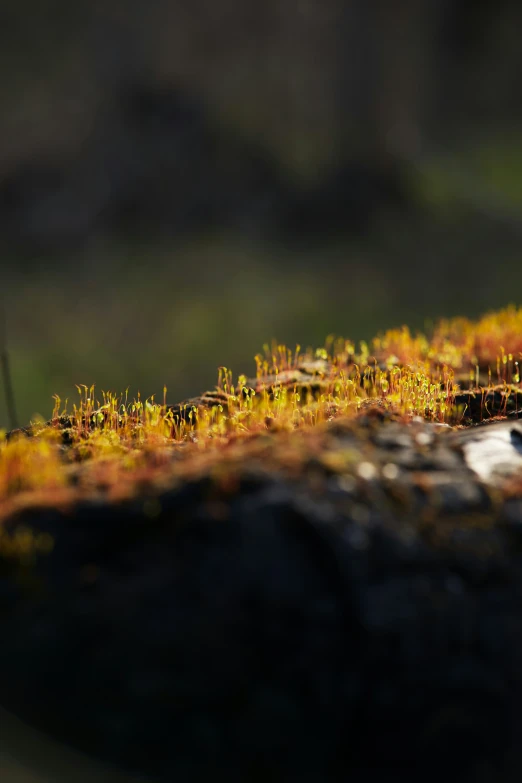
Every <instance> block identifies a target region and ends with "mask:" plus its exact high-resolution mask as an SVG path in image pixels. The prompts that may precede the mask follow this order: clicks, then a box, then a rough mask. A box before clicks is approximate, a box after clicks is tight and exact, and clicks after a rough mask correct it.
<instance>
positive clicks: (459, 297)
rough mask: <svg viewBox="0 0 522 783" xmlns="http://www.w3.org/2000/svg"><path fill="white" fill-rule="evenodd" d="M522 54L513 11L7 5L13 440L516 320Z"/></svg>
mask: <svg viewBox="0 0 522 783" xmlns="http://www.w3.org/2000/svg"><path fill="white" fill-rule="evenodd" d="M521 34H522V4H521V3H519V2H517V0H513V1H512V2H509V0H496V2H495V3H493V2H492V0H423V1H422V2H418V0H393V1H392V2H390V1H389V0H344V1H343V0H264V1H263V2H262V3H261V2H258V3H253V2H245V0H219V2H216V0H191V2H190V3H187V2H185V1H184V0H147V2H146V3H145V2H143V1H142V0H125V2H121V0H103V2H102V1H101V0H76V1H75V2H74V3H71V2H66V0H47V2H45V3H42V2H41V1H40V0H17V2H14V0H3V2H2V5H1V9H0V61H1V67H2V73H3V79H2V80H1V82H0V266H1V274H0V286H1V298H2V303H3V306H4V307H5V309H6V313H7V329H8V345H9V350H10V355H11V363H12V371H13V383H14V390H15V397H16V402H17V407H18V418H19V420H20V422H21V423H25V422H27V421H28V419H29V418H30V417H32V416H33V415H34V414H35V413H39V414H42V415H43V416H45V417H48V416H49V415H50V413H51V411H52V407H53V401H52V395H53V394H55V393H56V394H58V395H59V396H60V397H61V398H62V400H64V399H65V398H69V400H72V401H75V400H76V397H77V392H76V388H75V384H80V383H85V384H89V385H90V384H92V383H95V384H96V386H97V389H98V390H100V391H101V389H104V390H109V389H110V390H113V391H121V390H124V389H125V388H126V387H127V386H129V387H130V392H131V394H133V393H136V392H137V391H138V390H139V391H140V392H141V394H142V395H144V396H148V395H151V394H154V393H156V394H157V395H158V397H160V398H161V397H162V395H163V393H162V389H163V385H164V384H166V385H167V387H168V401H170V402H174V401H176V400H178V399H181V398H183V397H185V396H188V395H194V394H197V393H199V392H200V391H202V390H203V389H205V388H208V387H213V386H214V385H215V383H216V379H217V370H216V368H217V366H218V365H226V366H227V367H231V368H232V369H233V371H234V373H235V374H237V373H239V372H245V373H246V374H247V375H248V374H254V371H255V364H254V361H253V358H252V357H253V355H254V354H255V353H257V352H258V351H259V350H261V349H262V345H263V343H264V342H267V341H270V340H271V339H272V338H277V340H278V341H280V342H286V343H287V344H288V345H289V346H290V347H294V346H295V344H296V343H299V344H300V345H302V346H303V347H304V346H307V345H321V344H322V343H323V341H324V339H325V337H326V336H327V335H328V334H331V333H334V334H337V335H343V336H346V337H350V338H352V339H355V340H358V339H361V338H368V337H371V336H373V334H374V333H375V332H376V331H378V330H380V329H383V328H386V327H389V326H396V325H400V324H402V323H405V322H408V323H409V324H410V325H411V326H412V327H414V328H423V327H424V326H425V325H426V323H429V322H430V321H431V320H433V319H436V318H438V317H439V316H445V315H457V314H464V315H469V316H476V315H478V314H479V313H481V312H482V311H483V310H485V309H491V308H496V307H499V306H503V305H505V304H508V303H510V302H514V303H515V304H519V303H520V301H521V299H522V297H521V291H522V262H521V258H522V252H521V251H522V90H521V84H522V47H521V46H520V39H521ZM0 400H1V401H0V426H2V425H3V426H9V422H8V420H7V419H8V417H7V412H6V406H5V402H4V398H3V394H2V395H0Z"/></svg>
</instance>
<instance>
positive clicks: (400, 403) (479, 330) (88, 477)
mask: <svg viewBox="0 0 522 783" xmlns="http://www.w3.org/2000/svg"><path fill="white" fill-rule="evenodd" d="M255 362H256V375H255V377H253V378H250V379H249V378H248V377H247V376H246V375H239V376H238V377H237V379H234V376H233V374H232V372H231V371H230V370H229V369H228V368H226V367H220V368H219V370H218V382H217V386H216V389H215V390H214V391H213V392H207V393H206V394H204V395H202V396H201V397H198V398H194V399H193V400H189V401H187V402H185V403H181V404H178V405H168V404H167V400H166V397H167V390H166V388H164V389H163V399H162V402H161V403H157V402H156V401H155V399H154V398H150V399H147V400H142V399H141V397H140V395H139V394H138V396H137V398H136V399H132V400H129V398H128V392H125V394H123V395H117V394H114V393H112V392H102V393H101V399H99V398H98V397H97V393H96V390H95V387H94V386H90V387H88V386H79V387H77V390H78V395H79V396H78V400H77V402H76V403H74V404H73V405H72V409H71V408H70V407H69V406H68V404H67V403H65V405H63V406H62V402H61V400H60V399H59V398H58V397H55V406H54V410H53V413H52V417H51V420H50V421H49V422H47V423H43V422H40V423H35V424H33V425H32V426H31V427H29V428H26V429H25V430H23V431H20V432H19V433H11V434H10V435H9V437H7V436H6V435H5V433H4V435H3V436H2V437H0V516H2V515H5V513H6V510H7V509H11V510H12V508H13V504H14V503H15V501H16V502H19V501H20V498H22V497H23V496H25V495H27V493H30V494H32V495H33V496H38V495H39V493H40V494H41V492H42V491H47V493H48V494H49V495H51V496H53V497H55V498H56V501H57V502H58V501H59V498H62V500H63V499H64V498H66V497H67V489H68V488H71V487H75V488H76V489H75V492H76V493H77V494H78V493H80V494H82V493H83V494H85V495H90V496H92V495H93V494H95V493H96V492H110V494H111V497H113V498H116V497H120V498H121V497H125V496H128V495H129V494H132V493H133V491H134V488H135V486H137V485H138V484H139V483H140V482H142V483H144V484H146V483H147V481H149V480H151V476H152V475H154V477H155V478H154V480H155V481H156V480H160V479H158V476H159V477H161V471H162V469H163V467H164V466H166V465H169V466H171V465H172V463H173V460H174V464H175V465H178V466H179V465H181V464H184V465H185V467H187V466H188V464H189V463H190V461H191V459H192V458H195V459H196V460H197V462H198V463H199V464H202V463H203V462H204V461H205V460H214V461H215V459H216V454H217V453H219V455H220V457H219V459H220V460H222V459H223V454H224V450H226V449H227V448H229V447H230V446H231V445H233V444H235V443H238V442H244V443H245V444H248V448H249V449H253V448H254V446H253V445H252V444H253V441H252V439H257V436H259V435H262V434H263V433H267V432H268V433H270V434H271V435H273V436H276V433H285V432H288V433H293V432H295V431H296V430H303V431H306V430H308V429H310V428H314V427H317V425H320V424H322V423H325V422H329V421H331V420H333V419H341V418H342V419H346V418H350V417H354V416H357V415H358V414H360V413H361V412H363V411H367V410H368V409H369V408H372V407H376V406H377V407H379V408H380V409H384V410H389V411H393V412H395V414H396V415H397V416H400V417H406V418H411V417H414V416H420V417H422V418H425V419H428V420H433V421H438V422H441V423H442V422H449V423H451V424H455V423H466V416H472V417H473V418H474V419H475V420H476V419H477V417H478V418H480V417H481V416H487V415H505V414H507V413H509V412H514V413H516V412H517V410H518V406H519V402H520V401H521V400H522V384H521V380H520V364H521V362H522V308H516V307H514V306H511V307H508V308H506V309H504V310H501V311H499V312H496V313H490V314H487V315H485V316H484V317H482V318H481V319H479V320H478V321H477V322H472V321H468V320H466V319H463V318H455V319H451V320H445V321H441V322H440V323H439V324H437V325H436V326H435V328H434V329H433V333H432V334H431V335H430V336H427V335H423V334H417V335H412V334H411V332H410V331H409V329H408V328H407V327H402V328H401V329H394V330H390V331H388V332H386V333H384V334H381V335H379V336H377V337H376V338H375V339H374V340H373V341H371V343H369V344H368V343H366V342H363V343H361V344H360V346H359V347H358V349H357V348H356V346H355V345H354V344H353V343H352V342H351V341H349V340H345V339H344V338H335V337H329V338H328V339H327V341H326V343H325V346H324V347H322V348H319V349H317V350H316V351H313V350H312V349H308V350H306V351H301V348H300V346H296V347H295V349H294V350H290V349H288V348H287V347H286V346H284V345H280V344H277V343H273V344H272V345H271V346H268V345H266V346H264V352H263V353H262V354H258V355H257V356H256V357H255ZM497 397H498V400H500V402H499V407H498V409H494V410H490V408H488V404H489V405H492V404H493V403H494V402H495V400H496V399H497ZM520 405H521V407H522V402H521V403H520ZM265 447H266V444H265V446H263V444H262V440H261V441H259V443H258V445H257V446H256V447H255V448H265ZM290 451H292V448H291V447H290ZM292 459H294V461H295V459H298V457H296V455H295V454H293V456H292ZM329 459H330V462H331V465H330V467H331V469H332V470H335V465H336V464H338V463H339V460H340V459H341V457H340V455H331V456H330V457H329ZM192 461H193V460H192ZM78 463H82V465H83V466H84V468H83V469H82V471H81V475H80V472H79V471H78ZM85 466H88V467H87V468H85ZM189 470H190V469H189ZM169 471H170V472H172V471H171V468H170V467H169ZM64 502H65V501H64ZM147 513H149V514H150V515H152V516H154V513H155V512H154V508H153V506H150V507H148V512H147Z"/></svg>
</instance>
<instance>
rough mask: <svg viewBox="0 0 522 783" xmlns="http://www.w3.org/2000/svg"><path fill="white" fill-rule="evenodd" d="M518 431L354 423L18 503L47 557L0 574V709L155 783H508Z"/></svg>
mask: <svg viewBox="0 0 522 783" xmlns="http://www.w3.org/2000/svg"><path fill="white" fill-rule="evenodd" d="M496 438H499V439H500V440H501V441H502V442H503V443H504V445H505V446H506V444H507V446H506V449H507V451H504V453H503V455H502V460H500V461H498V463H496V468H495V470H493V471H492V470H489V471H486V472H485V469H484V468H483V467H482V468H480V467H479V470H478V472H477V465H479V466H480V465H481V464H482V463H481V459H482V458H481V455H480V447H477V445H476V444H477V443H483V444H484V450H485V453H486V452H488V453H491V451H492V448H491V442H492V439H493V440H494V439H496ZM521 440H522V426H521V424H519V423H518V422H502V423H498V424H497V423H491V424H488V425H484V426H483V427H478V428H473V429H470V430H461V431H453V430H451V429H450V428H448V427H440V426H436V425H429V424H426V423H423V422H420V421H414V422H412V423H411V424H409V425H406V424H404V423H401V422H398V421H394V420H393V417H389V416H383V415H368V416H363V417H361V418H360V420H359V421H358V422H357V423H356V424H354V423H353V422H344V421H341V420H339V421H334V422H332V423H331V424H330V425H329V426H328V427H325V428H318V429H317V430H316V431H315V432H313V433H295V434H292V435H289V436H286V435H284V434H279V435H277V436H274V435H270V434H267V435H264V436H261V437H259V438H257V439H255V440H253V441H252V444H251V445H248V444H241V443H239V444H237V445H236V446H234V445H233V446H232V447H231V448H230V449H229V450H228V452H229V453H228V454H227V455H226V457H224V458H223V463H222V464H221V463H220V468H219V471H218V472H216V471H212V470H210V469H202V470H201V471H200V473H199V474H198V475H194V477H193V478H192V479H191V480H190V481H186V482H184V483H182V484H173V485H172V487H171V488H168V487H164V488H163V490H161V491H159V493H158V494H157V495H155V496H148V497H147V498H146V499H145V501H144V498H143V497H141V498H140V497H139V496H137V497H135V498H134V499H132V500H128V501H126V502H122V503H120V504H108V503H107V502H105V501H103V500H99V499H98V500H93V501H92V502H85V501H83V502H81V503H78V504H77V505H75V506H74V507H72V508H71V509H69V511H63V510H62V511H59V510H52V509H49V508H47V509H44V508H41V509H38V508H33V509H31V510H30V511H29V510H26V511H24V512H20V513H19V514H18V515H17V516H14V517H11V518H9V519H8V520H6V521H5V522H4V524H5V525H6V529H7V530H8V531H10V532H11V533H14V532H15V531H16V529H17V528H19V526H20V525H29V526H30V527H31V529H33V530H35V531H47V532H50V533H51V534H52V535H53V537H54V538H55V541H56V545H55V548H54V550H53V552H52V553H51V554H49V555H47V556H42V557H40V558H39V559H38V561H37V563H36V565H32V566H29V565H26V566H24V565H20V564H13V563H12V562H10V561H5V562H2V561H0V617H1V639H0V641H1V643H0V692H1V693H2V703H3V706H5V707H7V708H9V709H11V710H12V711H13V712H15V713H16V714H18V715H21V716H23V717H24V719H25V720H27V721H30V722H32V723H33V724H35V725H40V726H44V727H45V728H46V730H48V731H49V732H50V733H51V734H52V735H53V736H56V737H59V738H61V739H63V740H65V741H66V742H67V743H70V744H71V745H74V746H75V747H79V748H82V749H84V750H86V751H87V752H88V753H90V754H92V755H93V756H96V757H98V758H102V759H105V760H108V761H110V762H113V763H114V764H116V765H117V766H119V767H121V768H124V769H128V770H130V771H134V772H141V773H143V774H144V775H146V776H147V777H148V778H153V779H158V780H163V781H172V780H176V781H180V783H185V781H199V780H228V781H231V783H236V782H237V783H240V782H241V783H243V781H248V782H249V783H250V782H252V783H256V782H257V781H260V782H261V781H263V782H265V781H313V783H318V782H319V781H338V780H339V781H341V780H342V781H354V782H355V783H389V782H391V781H397V783H398V782H399V781H400V782H401V783H409V782H410V781H411V783H413V782H414V781H415V783H417V781H420V780H422V781H423V782H425V781H434V783H435V781H437V783H440V781H444V783H450V782H451V781H455V783H456V782H457V781H459V783H467V782H469V783H480V782H481V781H484V782H486V781H487V783H492V782H493V781H494V782H495V783H508V782H509V783H511V781H518V780H520V777H521V775H522V750H521V749H520V735H521V731H522V706H521V705H522V666H521V663H520V661H521V655H522V652H521V651H522V498H521V494H522V493H521V492H519V491H517V490H516V474H514V473H513V470H512V466H513V465H514V464H515V463H516V460H519V461H520V460H521V459H522V456H521V453H520V452H521V448H520V442H521ZM470 444H475V445H474V446H471V445H470ZM509 449H511V451H509ZM493 452H494V448H493ZM506 455H507V456H506ZM509 455H510V456H511V458H512V459H510V456H509ZM247 457H248V458H247ZM490 461H491V460H490ZM493 461H494V460H493ZM506 461H507V462H508V465H509V466H510V467H509V468H508V469H507V470H506V471H504V470H502V469H501V468H499V464H500V462H502V463H503V464H505V463H506ZM508 474H509V475H508ZM518 475H520V468H519V473H518ZM506 476H507V477H508V478H506ZM506 481H510V482H511V489H509V487H508V486H507V484H506ZM513 487H515V489H513Z"/></svg>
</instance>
